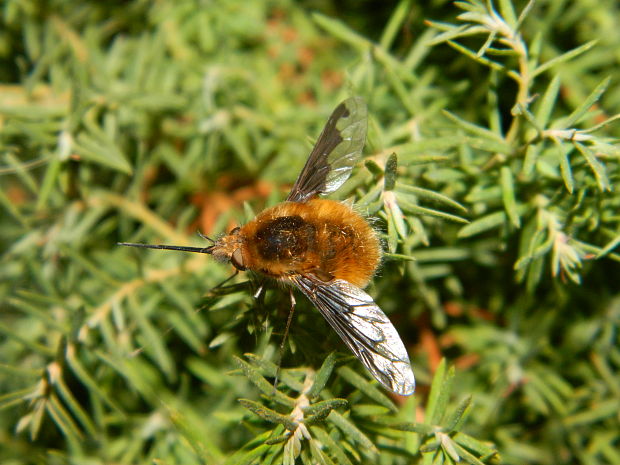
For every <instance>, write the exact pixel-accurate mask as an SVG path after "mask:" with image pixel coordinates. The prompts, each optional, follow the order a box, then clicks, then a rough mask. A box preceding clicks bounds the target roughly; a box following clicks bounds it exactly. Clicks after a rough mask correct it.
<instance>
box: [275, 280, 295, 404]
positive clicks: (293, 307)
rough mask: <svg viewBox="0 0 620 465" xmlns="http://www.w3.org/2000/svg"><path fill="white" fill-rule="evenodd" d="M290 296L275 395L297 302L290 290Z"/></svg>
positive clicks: (277, 369) (279, 356) (277, 370)
mask: <svg viewBox="0 0 620 465" xmlns="http://www.w3.org/2000/svg"><path fill="white" fill-rule="evenodd" d="M288 295H289V297H290V298H291V310H290V312H289V313H288V318H287V319H286V328H284V336H283V337H282V342H281V343H280V353H279V355H278V366H277V368H276V377H275V379H274V380H273V392H274V394H275V391H276V388H277V387H278V378H279V376H280V367H281V366H282V358H283V356H284V346H285V344H286V338H287V337H288V331H289V329H290V327H291V322H292V321H293V314H294V313H295V305H296V304H297V302H296V301H295V296H294V295H293V289H289V290H288Z"/></svg>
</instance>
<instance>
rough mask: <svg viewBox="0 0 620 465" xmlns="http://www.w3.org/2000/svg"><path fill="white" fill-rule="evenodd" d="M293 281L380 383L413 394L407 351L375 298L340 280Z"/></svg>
mask: <svg viewBox="0 0 620 465" xmlns="http://www.w3.org/2000/svg"><path fill="white" fill-rule="evenodd" d="M290 280H291V281H292V282H293V283H294V284H295V285H296V286H297V288H299V290H301V292H303V293H304V295H305V296H306V297H308V299H310V301H311V302H312V303H313V304H314V305H315V306H316V308H318V309H319V311H320V312H321V314H322V315H323V317H324V318H325V319H326V320H327V321H328V322H329V324H330V325H331V327H332V328H334V330H335V331H336V332H337V333H338V334H339V335H340V337H341V338H342V340H343V341H344V343H345V344H346V345H347V346H348V347H349V349H351V351H352V352H353V353H354V354H355V356H356V357H357V358H358V359H359V360H360V361H361V362H362V363H363V364H364V366H365V367H366V368H367V369H368V370H369V371H370V372H371V373H372V375H373V376H374V377H375V379H376V380H377V381H379V382H380V383H381V384H382V385H383V386H385V387H386V388H387V389H389V390H391V391H393V392H395V393H396V394H400V395H403V396H408V395H410V394H413V391H414V390H415V379H414V377H413V371H412V370H411V364H410V362H409V356H408V355H407V350H406V349H405V346H404V344H403V342H402V341H401V340H400V337H399V336H398V333H397V332H396V328H394V326H393V325H392V323H391V322H390V320H389V319H388V317H387V316H385V314H384V313H383V312H382V311H381V309H380V308H379V307H378V306H377V304H376V303H375V302H374V301H373V300H372V297H370V296H369V295H368V294H366V293H365V292H364V291H362V290H361V289H359V288H357V287H355V286H353V285H352V284H351V283H349V282H347V281H343V280H341V279H336V280H334V281H331V282H328V283H323V282H321V281H319V280H317V279H315V278H311V277H308V276H302V275H295V276H292V277H290Z"/></svg>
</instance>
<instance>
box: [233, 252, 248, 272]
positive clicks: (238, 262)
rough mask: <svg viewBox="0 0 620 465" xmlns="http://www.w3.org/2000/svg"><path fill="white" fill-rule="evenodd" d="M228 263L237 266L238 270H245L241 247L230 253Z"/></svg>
mask: <svg viewBox="0 0 620 465" xmlns="http://www.w3.org/2000/svg"><path fill="white" fill-rule="evenodd" d="M230 263H232V266H234V267H235V268H237V269H238V270H241V271H243V270H245V265H244V264H243V254H242V253H241V249H236V250H235V251H234V252H233V253H232V255H231V256H230Z"/></svg>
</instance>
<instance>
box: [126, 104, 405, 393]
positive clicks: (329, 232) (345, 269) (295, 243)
mask: <svg viewBox="0 0 620 465" xmlns="http://www.w3.org/2000/svg"><path fill="white" fill-rule="evenodd" d="M366 127H367V109H366V103H365V102H364V100H363V99H362V98H360V97H353V98H349V99H347V100H345V101H344V102H342V103H341V104H340V105H338V107H336V109H335V110H334V112H333V113H332V115H331V116H330V118H329V120H328V121H327V124H326V125H325V128H324V129H323V131H322V132H321V135H320V136H319V139H318V140H317V142H316V144H315V146H314V148H313V149H312V152H311V153H310V156H309V158H308V161H307V162H306V164H305V166H304V168H303V169H302V171H301V174H300V175H299V178H298V179H297V181H296V182H295V185H294V186H293V189H292V190H291V192H290V194H289V195H288V197H287V199H286V201H285V202H283V203H280V204H278V205H276V206H274V207H271V208H268V209H266V210H264V211H263V212H261V213H259V214H258V215H257V216H256V218H254V219H253V220H252V221H250V222H249V223H247V224H246V225H244V226H241V227H239V228H235V229H233V230H232V231H231V232H230V233H229V234H228V235H225V236H223V237H221V238H219V239H218V240H216V241H214V244H213V245H211V246H208V247H205V248H200V247H180V246H168V245H148V244H130V243H121V244H120V245H127V246H132V247H147V248H153V249H168V250H181V251H186V252H198V253H206V254H210V255H212V256H213V257H214V258H215V259H216V260H219V261H222V262H230V263H231V264H232V265H233V266H234V267H235V268H236V269H237V270H241V271H243V270H250V271H253V272H256V273H259V274H262V275H265V276H268V277H270V278H273V279H275V280H277V281H279V282H281V283H284V284H288V285H293V286H295V287H296V288H297V289H299V290H300V291H301V292H302V293H303V294H304V295H305V296H306V297H307V298H308V299H309V300H310V301H311V302H312V303H313V304H314V306H315V307H316V308H318V309H319V311H320V312H321V314H322V315H323V317H324V318H325V319H326V320H327V322H328V323H329V324H330V325H331V327H332V328H333V329H334V330H335V331H336V332H337V333H338V334H339V335H340V337H341V338H342V340H343V341H344V343H345V344H346V345H347V346H348V347H349V349H351V351H352V352H353V353H354V354H355V356H356V357H357V358H358V359H359V360H360V361H361V362H362V364H363V365H364V366H365V367H366V368H367V369H368V370H369V371H370V372H371V373H372V375H373V376H374V377H375V378H376V379H377V381H379V382H380V383H381V384H382V385H383V386H385V387H386V388H387V389H389V390H391V391H393V392H395V393H396V394H400V395H410V394H412V393H413V391H414V389H415V380H414V377H413V372H412V370H411V365H410V362H409V356H408V355H407V351H406V349H405V346H404V345H403V343H402V341H401V340H400V337H399V336H398V333H397V332H396V329H395V328H394V326H393V325H392V323H391V322H390V320H389V319H388V318H387V317H386V316H385V314H384V313H383V312H382V311H381V309H380V308H379V307H378V306H377V304H376V303H375V302H374V301H373V299H372V297H370V296H369V295H368V294H366V293H365V292H364V291H363V290H362V289H363V288H364V287H365V286H366V285H367V284H368V281H369V280H370V278H371V277H372V275H373V274H374V272H375V270H376V269H377V266H378V265H379V261H380V259H381V247H380V244H379V240H378V238H377V235H376V233H375V231H374V230H373V229H372V228H371V227H370V225H369V224H368V222H367V221H366V220H365V219H364V218H363V217H361V216H360V215H358V214H357V213H356V212H354V211H353V210H352V209H351V208H350V207H349V206H347V205H345V204H343V203H340V202H336V201H334V200H328V199H322V198H318V195H319V194H327V193H330V192H334V191H335V190H336V189H338V188H339V187H340V186H341V185H342V184H343V183H344V182H345V181H346V180H347V178H348V177H349V175H350V174H351V170H352V168H353V166H354V164H355V163H356V162H357V160H358V159H359V157H360V155H361V153H362V148H363V147H364V142H365V140H366ZM291 297H292V294H291ZM291 300H292V302H293V303H294V299H291ZM291 315H292V313H291ZM289 321H290V316H289Z"/></svg>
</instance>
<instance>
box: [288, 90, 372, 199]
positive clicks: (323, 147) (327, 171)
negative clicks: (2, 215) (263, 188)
mask: <svg viewBox="0 0 620 465" xmlns="http://www.w3.org/2000/svg"><path fill="white" fill-rule="evenodd" d="M367 125H368V110H367V108H366V102H364V99H362V98H361V97H351V98H349V99H347V100H345V101H344V102H342V103H341V104H340V105H338V106H337V107H336V109H335V110H334V112H333V113H332V115H331V116H330V117H329V119H328V120H327V124H326V125H325V127H324V128H323V132H321V135H320V136H319V138H318V140H317V141H316V144H315V145H314V148H313V149H312V152H311V153H310V156H309V157H308V160H307V161H306V164H305V165H304V168H303V169H302V170H301V173H300V175H299V177H298V178H297V181H295V185H294V186H293V189H292V190H291V192H290V194H289V195H288V198H287V200H289V201H291V202H305V201H306V200H309V199H311V198H312V197H315V196H316V195H318V194H326V193H329V192H334V191H335V190H336V189H338V188H339V187H340V186H341V185H342V184H343V183H344V182H345V181H346V180H347V179H348V178H349V175H350V174H351V170H352V169H353V165H355V163H356V162H357V160H358V159H359V157H360V155H361V153H362V149H363V148H364V142H365V141H366V129H367Z"/></svg>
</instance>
